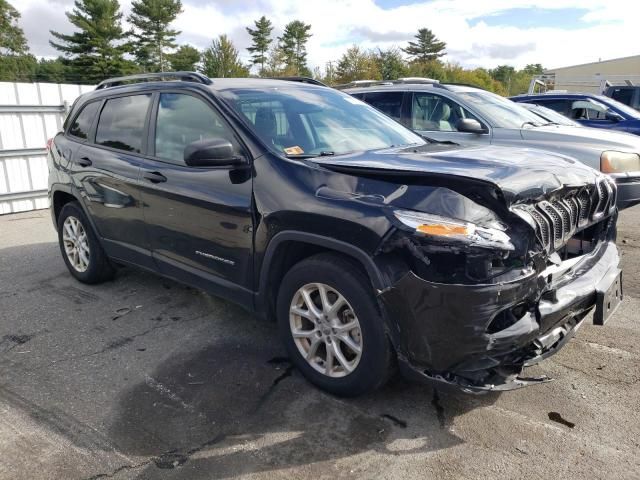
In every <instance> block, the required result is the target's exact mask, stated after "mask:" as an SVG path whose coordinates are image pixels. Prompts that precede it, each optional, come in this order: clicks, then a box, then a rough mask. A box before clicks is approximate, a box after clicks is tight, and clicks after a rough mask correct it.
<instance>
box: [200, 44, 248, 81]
mask: <svg viewBox="0 0 640 480" xmlns="http://www.w3.org/2000/svg"><path fill="white" fill-rule="evenodd" d="M201 71H202V73H204V74H205V75H206V76H208V77H213V78H229V77H247V76H249V70H248V69H247V67H245V66H244V65H242V63H241V62H240V60H239V59H238V50H237V49H236V47H235V46H234V45H233V43H232V42H231V40H229V38H228V37H227V36H226V35H220V36H219V37H218V38H217V39H214V40H213V42H212V43H211V46H210V47H209V48H207V49H206V50H205V51H204V53H203V54H202V69H201Z"/></svg>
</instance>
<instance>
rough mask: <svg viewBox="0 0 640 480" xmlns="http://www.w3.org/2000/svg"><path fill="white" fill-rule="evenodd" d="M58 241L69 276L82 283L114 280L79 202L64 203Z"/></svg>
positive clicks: (59, 217)
mask: <svg viewBox="0 0 640 480" xmlns="http://www.w3.org/2000/svg"><path fill="white" fill-rule="evenodd" d="M58 241H59V243H60V251H61V253H62V258H63V259H64V263H65V264H66V265H67V268H68V269H69V272H71V275H73V276H74V277H76V278H77V279H78V280H80V281H81V282H84V283H100V282H103V281H105V280H109V279H111V278H113V275H114V273H115V270H114V268H113V265H111V262H110V261H109V259H108V258H107V256H106V254H105V253H104V250H103V249H102V246H101V245H100V243H99V242H98V239H97V237H96V235H95V234H94V233H93V230H92V229H91V225H90V224H89V222H88V220H87V217H86V216H85V214H84V212H83V211H82V208H81V207H80V205H79V204H78V202H70V203H67V204H66V205H65V206H64V207H63V208H62V211H61V212H60V215H59V216H58Z"/></svg>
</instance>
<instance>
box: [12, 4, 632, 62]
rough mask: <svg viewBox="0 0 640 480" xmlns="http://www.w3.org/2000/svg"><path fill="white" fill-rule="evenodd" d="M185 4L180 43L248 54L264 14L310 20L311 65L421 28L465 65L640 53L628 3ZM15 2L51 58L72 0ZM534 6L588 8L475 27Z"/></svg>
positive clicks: (36, 43)
mask: <svg viewBox="0 0 640 480" xmlns="http://www.w3.org/2000/svg"><path fill="white" fill-rule="evenodd" d="M121 4H122V5H123V10H124V11H125V12H126V13H128V12H129V10H130V0H121ZM183 4H184V13H183V14H181V15H180V17H179V18H178V20H177V21H176V23H175V27H176V28H177V29H179V30H182V32H183V33H182V35H181V37H180V38H179V40H181V41H182V42H188V43H191V44H193V45H195V46H197V47H200V48H203V47H205V46H207V45H208V43H209V42H210V40H211V39H212V38H213V37H216V36H217V35H220V34H222V33H226V34H227V35H229V36H231V38H232V39H233V40H234V42H235V43H236V46H237V47H238V49H239V50H240V51H241V54H242V56H243V57H244V58H245V59H246V58H247V52H246V50H245V49H246V47H247V46H248V45H249V37H248V36H247V34H246V32H245V30H244V27H246V26H250V25H251V24H252V21H253V19H257V18H259V17H260V16H261V15H263V14H264V15H266V16H267V17H268V18H270V19H271V20H272V21H273V22H274V24H275V26H276V32H274V33H280V32H281V31H282V28H283V26H284V25H285V24H286V23H287V22H289V21H291V20H293V19H299V20H302V21H304V22H306V23H310V24H311V25H312V30H311V32H312V34H313V36H312V37H311V39H310V40H309V43H308V52H309V63H310V65H311V66H312V67H313V66H316V65H318V66H321V67H324V65H325V63H326V62H328V61H330V60H334V61H335V60H337V59H338V58H339V57H340V56H341V54H342V53H343V52H344V50H345V49H346V48H347V47H348V46H349V45H350V44H351V43H352V42H353V40H354V39H357V40H358V43H359V44H360V45H361V46H362V47H364V48H373V47H376V46H380V47H383V48H384V47H389V46H391V45H393V44H398V45H404V41H402V40H400V39H402V37H403V35H405V38H410V37H411V36H412V35H413V34H415V32H416V31H417V30H418V28H421V27H428V28H431V29H432V30H433V31H434V32H435V34H436V35H437V36H438V37H439V38H440V39H441V40H444V41H445V42H447V47H448V51H449V52H450V54H449V55H448V56H447V57H446V59H447V60H449V61H455V62H459V63H462V64H463V65H468V66H484V67H494V66H496V65H498V64H502V63H509V64H511V65H515V66H517V67H522V66H524V65H525V64H527V63H542V64H543V65H545V66H548V67H557V66H565V65H571V64H576V63H583V62H590V61H597V60H598V59H599V58H602V59H606V58H615V57H622V56H627V55H634V54H639V53H640V49H638V48H637V47H636V45H637V43H636V42H634V41H632V39H633V38H635V36H636V34H637V33H636V30H637V29H636V23H637V22H636V19H637V18H638V17H639V14H640V3H637V2H626V1H623V0H617V1H613V0H612V1H608V2H606V3H605V2H603V1H602V0H536V1H529V0H483V1H477V0H456V1H450V0H432V1H429V2H424V3H416V4H411V5H407V6H401V7H396V8H392V9H386V10H385V9H383V8H381V7H379V6H378V5H376V4H375V3H374V2H373V0H322V1H308V0H307V1H303V0H258V1H235V2H234V1H230V0H217V1H211V0H207V1H202V0H183ZM14 5H15V6H16V7H17V8H18V9H19V10H20V11H21V12H22V14H23V25H24V28H25V32H26V34H27V37H28V38H29V39H30V40H33V45H32V50H33V51H34V53H35V54H37V55H54V54H55V51H53V50H51V49H50V48H47V47H46V42H44V41H43V37H44V35H43V31H46V28H44V29H43V28H42V26H43V25H46V26H47V27H49V26H54V27H55V28H61V27H59V26H62V25H64V24H65V21H66V19H65V18H64V9H65V8H67V9H68V8H70V5H69V0H20V1H19V2H17V1H15V2H14ZM533 7H537V8H547V9H566V8H581V9H585V10H587V13H585V15H583V17H582V18H581V22H580V24H579V25H571V28H566V29H563V28H549V27H538V28H519V27H516V26H491V25H487V23H485V22H482V21H480V22H478V23H474V24H473V26H471V25H470V20H471V19H473V18H477V17H483V16H490V15H495V14H497V13H500V12H503V11H505V10H509V9H514V8H533ZM472 23H473V22H472Z"/></svg>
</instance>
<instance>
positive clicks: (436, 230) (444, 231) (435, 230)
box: [416, 224, 470, 237]
mask: <svg viewBox="0 0 640 480" xmlns="http://www.w3.org/2000/svg"><path fill="white" fill-rule="evenodd" d="M416 230H417V231H418V232H421V233H425V234H427V235H439V236H444V237H447V236H450V235H468V234H469V233H470V232H469V229H468V228H467V227H466V226H463V225H442V224H432V225H418V226H417V227H416Z"/></svg>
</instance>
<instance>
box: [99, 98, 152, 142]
mask: <svg viewBox="0 0 640 480" xmlns="http://www.w3.org/2000/svg"><path fill="white" fill-rule="evenodd" d="M150 103H151V95H131V96H128V97H119V98H112V99H110V100H107V102H106V103H105V105H104V108H103V109H102V113H101V114H100V119H99V120H98V129H97V131H96V143H97V144H99V145H104V146H105V147H111V148H117V149H118V150H125V151H127V152H136V153H140V152H141V151H142V142H143V138H142V137H143V134H144V123H145V119H146V117H147V110H148V109H149V104H150Z"/></svg>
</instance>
